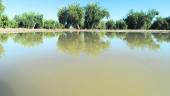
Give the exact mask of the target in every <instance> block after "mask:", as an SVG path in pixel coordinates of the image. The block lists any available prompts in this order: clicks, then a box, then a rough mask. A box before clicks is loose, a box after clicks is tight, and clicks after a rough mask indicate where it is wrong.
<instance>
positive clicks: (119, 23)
mask: <svg viewBox="0 0 170 96" xmlns="http://www.w3.org/2000/svg"><path fill="white" fill-rule="evenodd" d="M116 29H127V25H126V22H125V21H124V20H118V21H116Z"/></svg>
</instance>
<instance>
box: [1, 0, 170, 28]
mask: <svg viewBox="0 0 170 96" xmlns="http://www.w3.org/2000/svg"><path fill="white" fill-rule="evenodd" d="M4 10H5V6H4V5H3V3H2V0H0V27H1V28H32V29H40V28H45V29H56V28H75V29H159V30H170V17H164V18H163V17H160V16H159V12H158V11H157V10H154V9H152V10H148V11H147V12H144V11H134V10H130V12H129V13H128V14H127V15H126V16H125V17H124V18H123V19H121V20H117V21H114V20H112V19H110V14H109V12H108V10H107V9H105V8H103V7H101V6H100V5H99V4H98V3H89V4H87V5H86V6H85V7H81V6H80V5H79V4H71V5H68V6H66V7H63V8H61V9H59V11H58V13H57V17H58V21H55V20H45V19H44V16H43V14H40V13H35V12H25V13H22V14H20V15H16V16H15V17H14V18H13V19H12V20H10V19H9V18H8V16H7V15H5V14H4Z"/></svg>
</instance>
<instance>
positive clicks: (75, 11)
mask: <svg viewBox="0 0 170 96" xmlns="http://www.w3.org/2000/svg"><path fill="white" fill-rule="evenodd" d="M83 16H84V13H83V8H82V7H80V5H79V4H72V5H69V6H68V7H64V8H61V9H60V10H59V12H58V19H59V22H60V23H61V24H63V25H64V26H65V28H70V27H74V28H77V29H80V26H81V24H82V20H83Z"/></svg>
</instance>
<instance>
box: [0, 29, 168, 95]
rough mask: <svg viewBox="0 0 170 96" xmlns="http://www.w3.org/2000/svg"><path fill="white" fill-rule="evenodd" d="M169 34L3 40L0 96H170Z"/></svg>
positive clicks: (38, 36) (65, 34) (10, 36)
mask: <svg viewBox="0 0 170 96" xmlns="http://www.w3.org/2000/svg"><path fill="white" fill-rule="evenodd" d="M169 57H170V34H169V33H154V34H152V33H109V32H100V33H96V32H86V33H83V32H61V33H18V34H0V96H170V92H169V89H170V76H169V74H170V63H169V62H170V61H169Z"/></svg>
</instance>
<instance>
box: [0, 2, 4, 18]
mask: <svg viewBox="0 0 170 96" xmlns="http://www.w3.org/2000/svg"><path fill="white" fill-rule="evenodd" d="M4 10H5V6H4V4H3V2H2V0H0V15H2V14H3V13H4Z"/></svg>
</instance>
